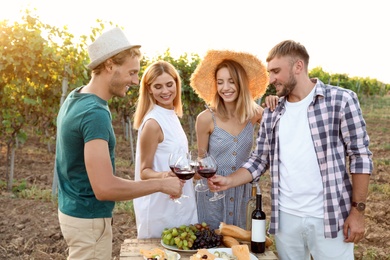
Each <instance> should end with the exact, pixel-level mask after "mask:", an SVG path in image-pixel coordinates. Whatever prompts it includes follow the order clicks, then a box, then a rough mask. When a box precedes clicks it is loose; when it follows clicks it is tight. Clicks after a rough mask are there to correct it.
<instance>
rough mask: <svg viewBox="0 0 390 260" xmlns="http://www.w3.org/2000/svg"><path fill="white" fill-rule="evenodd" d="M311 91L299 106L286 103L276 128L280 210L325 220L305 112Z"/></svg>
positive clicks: (317, 171) (311, 97)
mask: <svg viewBox="0 0 390 260" xmlns="http://www.w3.org/2000/svg"><path fill="white" fill-rule="evenodd" d="M314 89H315V88H313V90H312V91H311V92H310V94H309V95H308V96H307V97H305V98H304V99H303V100H301V101H299V102H294V103H290V102H288V101H286V103H285V106H286V112H285V113H284V115H283V116H282V117H281V119H280V125H279V133H280V135H279V142H280V146H279V149H280V150H279V158H280V161H279V169H280V182H279V209H280V210H281V211H284V212H287V213H289V214H292V215H296V216H300V217H318V218H323V217H324V211H323V206H324V201H323V184H322V177H321V173H320V168H319V166H318V162H317V156H316V153H315V150H314V145H313V140H312V136H311V133H310V127H309V122H308V116H307V110H308V107H309V105H310V103H311V101H312V100H313V95H314Z"/></svg>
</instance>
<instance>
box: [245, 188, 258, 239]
mask: <svg viewBox="0 0 390 260" xmlns="http://www.w3.org/2000/svg"><path fill="white" fill-rule="evenodd" d="M257 185H258V183H257V182H256V183H252V197H251V198H250V199H249V201H248V203H247V204H246V230H248V231H250V230H252V213H253V211H254V210H255V209H256V193H257V190H256V187H257Z"/></svg>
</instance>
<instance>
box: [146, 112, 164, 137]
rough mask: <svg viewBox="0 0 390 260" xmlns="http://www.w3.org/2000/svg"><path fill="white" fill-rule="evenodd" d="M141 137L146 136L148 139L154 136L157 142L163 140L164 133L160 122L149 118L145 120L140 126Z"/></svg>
mask: <svg viewBox="0 0 390 260" xmlns="http://www.w3.org/2000/svg"><path fill="white" fill-rule="evenodd" d="M143 137H147V138H149V139H154V138H156V139H155V140H157V141H158V142H159V143H160V142H162V141H163V140H164V134H163V132H162V129H161V127H160V124H159V123H158V122H157V121H156V120H155V119H153V118H150V119H148V120H147V121H146V122H145V124H144V126H143V128H142V133H141V139H143Z"/></svg>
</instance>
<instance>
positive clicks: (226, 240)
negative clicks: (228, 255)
mask: <svg viewBox="0 0 390 260" xmlns="http://www.w3.org/2000/svg"><path fill="white" fill-rule="evenodd" d="M222 243H223V244H224V246H226V247H232V246H234V245H239V244H240V243H239V242H238V241H237V240H236V239H235V238H234V237H231V236H222Z"/></svg>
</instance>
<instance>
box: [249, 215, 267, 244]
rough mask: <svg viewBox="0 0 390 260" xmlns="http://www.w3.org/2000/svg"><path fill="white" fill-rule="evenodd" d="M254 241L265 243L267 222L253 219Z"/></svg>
mask: <svg viewBox="0 0 390 260" xmlns="http://www.w3.org/2000/svg"><path fill="white" fill-rule="evenodd" d="M252 241H253V242H265V220H264V219H252Z"/></svg>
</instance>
